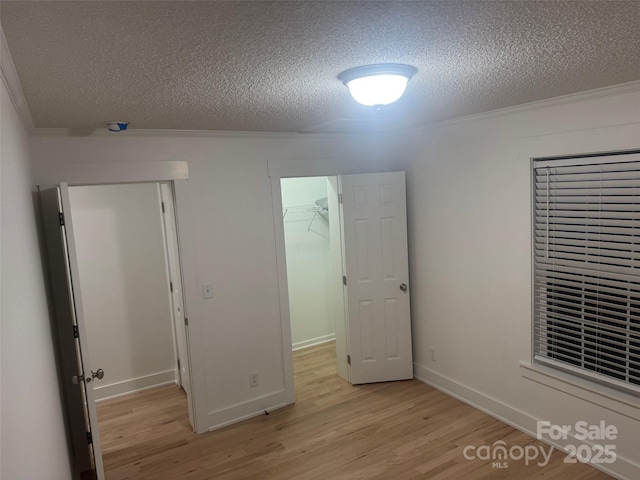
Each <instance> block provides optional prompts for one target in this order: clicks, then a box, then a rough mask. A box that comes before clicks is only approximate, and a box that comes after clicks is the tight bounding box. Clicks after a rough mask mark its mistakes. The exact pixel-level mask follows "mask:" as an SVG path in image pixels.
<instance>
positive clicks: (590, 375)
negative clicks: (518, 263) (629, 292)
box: [521, 149, 640, 398]
mask: <svg viewBox="0 0 640 480" xmlns="http://www.w3.org/2000/svg"><path fill="white" fill-rule="evenodd" d="M620 162H640V150H635V149H634V150H626V151H613V152H606V153H593V154H575V155H564V156H550V157H530V181H531V195H530V199H531V206H530V215H531V233H530V238H531V292H532V296H531V335H530V339H531V364H530V365H527V364H525V363H522V364H521V367H522V369H523V375H524V376H525V377H528V378H531V379H533V378H532V377H531V375H532V374H531V372H533V371H537V372H538V373H541V374H543V375H545V376H547V377H553V376H554V372H557V376H558V377H559V379H560V380H562V381H563V382H567V383H572V382H571V381H570V379H571V378H575V381H576V382H577V384H578V385H585V383H584V381H585V380H586V381H587V385H588V384H590V383H591V384H598V385H599V387H600V388H601V387H606V389H607V390H609V389H613V390H614V391H618V392H624V394H626V395H631V397H632V398H636V397H640V384H636V383H635V382H634V383H632V382H631V381H620V380H616V379H615V378H614V377H612V376H607V375H603V374H602V373H596V372H594V371H592V370H589V369H587V368H584V367H573V366H571V365H570V364H568V363H561V362H556V361H553V359H551V358H549V357H543V355H541V354H538V353H537V351H536V350H537V344H536V330H537V325H538V323H540V322H541V320H540V319H539V318H538V317H537V316H536V313H537V312H536V295H537V293H536V273H537V271H538V268H539V267H537V265H538V264H537V261H536V233H537V231H536V194H537V193H538V192H537V189H536V170H537V169H540V168H543V167H544V166H545V164H548V165H550V166H553V167H562V166H569V165H597V164H605V163H620ZM639 281H640V279H639ZM583 284H584V281H583ZM597 288H599V286H598V287H597ZM582 293H583V299H584V297H585V293H584V288H583V292H582ZM629 303H630V302H629V301H627V306H628V305H629ZM579 318H580V320H579V323H580V322H584V314H583V315H582V316H581V317H579ZM581 327H582V329H583V336H584V331H585V323H581ZM630 339H631V335H629V334H627V343H628V344H629V341H630ZM581 348H582V349H581V350H580V355H581V357H582V358H583V359H584V358H585V356H586V354H585V351H588V350H586V349H585V347H584V346H583V347H581ZM629 348H631V347H629ZM633 348H635V347H633ZM633 355H635V354H633ZM627 358H628V356H627ZM625 365H626V366H627V367H626V368H627V369H629V361H628V360H627V362H626V364H625Z"/></svg>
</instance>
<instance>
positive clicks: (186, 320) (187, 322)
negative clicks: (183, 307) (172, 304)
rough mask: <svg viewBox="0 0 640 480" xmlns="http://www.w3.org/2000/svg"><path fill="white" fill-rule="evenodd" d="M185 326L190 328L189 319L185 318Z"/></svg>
mask: <svg viewBox="0 0 640 480" xmlns="http://www.w3.org/2000/svg"><path fill="white" fill-rule="evenodd" d="M184 324H185V325H186V326H187V327H188V326H189V319H188V318H187V317H184Z"/></svg>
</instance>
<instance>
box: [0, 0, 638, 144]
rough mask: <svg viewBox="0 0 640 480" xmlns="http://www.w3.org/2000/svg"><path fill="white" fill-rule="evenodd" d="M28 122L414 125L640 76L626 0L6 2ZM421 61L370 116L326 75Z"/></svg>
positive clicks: (318, 127)
mask: <svg viewBox="0 0 640 480" xmlns="http://www.w3.org/2000/svg"><path fill="white" fill-rule="evenodd" d="M0 17H1V23H2V28H3V30H4V33H5V36H6V38H7V43H8V45H9V48H10V50H11V54H12V56H13V59H14V62H15V64H16V68H17V71H18V74H19V76H20V80H21V83H22V87H23V90H24V93H25V96H26V98H27V101H28V104H29V107H30V109H31V112H32V114H33V118H34V121H35V123H36V126H37V127H65V128H90V127H93V126H95V125H100V124H104V122H106V121H108V120H128V121H130V122H131V128H145V129H147V128H152V129H156V128H157V129H186V130H236V131H283V132H299V131H335V130H350V129H358V128H373V125H376V124H379V125H386V126H387V127H388V128H392V127H397V126H401V125H402V126H414V125H418V124H423V123H427V122H433V121H438V120H444V119H449V118H453V117H458V116H463V115H468V114H473V113H478V112H484V111H489V110H494V109H497V108H501V107H507V106H512V105H518V104H522V103H527V102H531V101H535V100H541V99H545V98H551V97H556V96H560V95H565V94H569V93H574V92H580V91H585V90H590V89H594V88H598V87H604V86H608V85H615V84H619V83H624V82H629V81H632V80H638V79H640V28H639V25H640V2H636V1H620V2H614V1H575V2H570V1H513V2H499V1H424V2H401V1H395V2H384V1H367V2H363V1H339V2H332V1H317V2H306V1H289V2H283V1H280V2H262V1H229V2H221V1H211V2H210V1H144V2H142V1H140V2H139V1H123V2H117V1H101V2H95V1H75V2H67V1H43V2H36V1H4V0H3V1H2V2H1V3H0ZM380 62H393V63H408V64H410V65H413V66H415V67H416V68H417V69H418V73H417V74H416V76H415V77H414V78H413V80H411V82H410V83H409V88H408V91H407V93H406V94H405V96H404V97H403V98H402V99H401V100H400V101H399V102H398V103H397V104H394V105H391V106H389V107H386V108H384V109H383V110H380V111H375V110H372V109H370V108H366V107H362V106H360V105H358V104H356V103H355V102H354V101H353V100H351V98H350V97H349V94H348V91H347V89H346V88H345V87H344V86H343V85H342V84H341V83H340V82H339V81H338V80H337V78H336V76H337V75H338V73H340V72H341V71H343V70H345V69H348V68H351V67H354V66H358V65H363V64H370V63H380Z"/></svg>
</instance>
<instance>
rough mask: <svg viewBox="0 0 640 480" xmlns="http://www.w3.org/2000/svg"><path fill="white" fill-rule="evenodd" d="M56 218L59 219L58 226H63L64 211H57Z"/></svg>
mask: <svg viewBox="0 0 640 480" xmlns="http://www.w3.org/2000/svg"><path fill="white" fill-rule="evenodd" d="M58 220H59V221H60V226H64V213H62V212H58Z"/></svg>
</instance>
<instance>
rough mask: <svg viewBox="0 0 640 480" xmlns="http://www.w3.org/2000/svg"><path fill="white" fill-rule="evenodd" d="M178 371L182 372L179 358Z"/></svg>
mask: <svg viewBox="0 0 640 480" xmlns="http://www.w3.org/2000/svg"><path fill="white" fill-rule="evenodd" d="M178 371H179V372H181V371H182V370H181V368H180V359H178Z"/></svg>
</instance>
